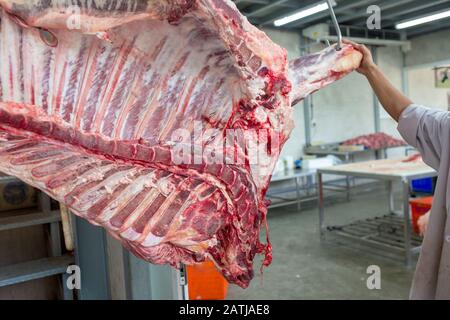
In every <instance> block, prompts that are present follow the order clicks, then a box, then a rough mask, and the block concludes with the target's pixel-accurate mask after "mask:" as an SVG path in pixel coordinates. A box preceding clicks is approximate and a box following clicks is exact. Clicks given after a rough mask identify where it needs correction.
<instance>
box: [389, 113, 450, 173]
mask: <svg viewBox="0 0 450 320" xmlns="http://www.w3.org/2000/svg"><path fill="white" fill-rule="evenodd" d="M449 119H450V113H449V112H446V111H440V110H432V109H428V108H425V107H421V106H418V105H411V106H409V107H408V108H406V109H405V111H403V113H402V115H401V116H400V119H399V122H398V131H399V132H400V134H401V135H402V137H403V138H404V139H405V140H406V142H407V143H408V144H410V145H411V146H413V147H415V148H417V149H418V150H419V151H420V153H421V154H422V157H423V160H424V161H425V163H426V164H428V165H429V166H431V167H432V168H434V169H435V170H438V169H439V164H440V161H441V155H442V154H443V152H445V153H447V151H448V146H449V142H450V131H449V128H450V126H449V124H450V121H449Z"/></svg>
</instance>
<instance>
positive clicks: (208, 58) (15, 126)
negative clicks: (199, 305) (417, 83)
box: [0, 0, 361, 287]
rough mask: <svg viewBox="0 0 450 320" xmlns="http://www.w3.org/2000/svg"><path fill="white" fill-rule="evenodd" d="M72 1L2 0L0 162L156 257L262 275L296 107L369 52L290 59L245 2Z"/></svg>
mask: <svg viewBox="0 0 450 320" xmlns="http://www.w3.org/2000/svg"><path fill="white" fill-rule="evenodd" d="M71 3H72V2H71V1H56V0H53V1H37V2H35V1H29V2H27V1H19V0H11V1H8V0H0V5H1V7H2V10H1V38H0V82H1V86H0V88H1V91H0V101H1V102H0V170H1V171H3V172H6V173H8V174H11V175H14V176H17V177H18V178H20V179H22V180H23V181H25V182H27V183H29V184H31V185H33V186H35V187H37V188H39V189H41V190H43V191H44V192H46V193H47V194H49V195H50V196H51V197H53V198H54V199H56V200H57V201H60V202H62V203H64V204H66V205H67V206H68V207H69V208H70V209H71V210H72V211H73V212H74V213H75V214H76V215H78V216H80V217H82V218H85V219H87V220H88V221H89V222H91V223H93V224H95V225H100V226H102V227H104V228H105V229H106V230H108V231H109V233H110V234H112V235H113V236H114V237H116V238H117V239H119V240H120V241H121V242H122V243H123V245H124V246H125V247H126V248H128V249H129V250H131V251H132V252H133V253H134V254H135V255H137V256H139V257H141V258H143V259H145V260H147V261H149V262H151V263H157V264H171V265H173V266H179V264H180V263H185V264H193V263H196V262H200V261H203V260H205V259H206V258H210V259H212V260H213V261H214V263H215V264H216V266H217V267H218V268H219V269H220V270H221V272H222V273H223V274H224V276H225V277H226V278H227V279H228V281H230V282H232V283H236V284H238V285H240V286H242V287H246V286H248V284H249V282H250V280H251V279H252V277H253V266H252V265H253V258H254V256H255V255H256V254H257V253H264V254H265V261H264V264H265V265H268V264H269V263H270V261H271V246H270V243H269V242H268V241H267V243H265V244H264V243H261V242H260V239H259V231H260V227H261V226H262V225H265V223H266V213H267V207H266V205H267V204H266V202H265V200H264V196H265V192H266V190H267V187H268V184H269V181H270V174H271V172H272V170H273V168H274V165H275V163H276V161H277V159H278V156H279V154H280V149H281V147H282V146H283V144H284V142H285V141H286V140H287V139H288V137H289V134H290V132H291V130H292V128H293V120H292V107H291V106H292V105H293V104H294V103H297V102H298V101H300V100H301V99H303V98H304V97H305V96H307V95H308V94H310V93H312V92H314V91H316V90H318V89H320V88H322V87H324V86H325V85H327V84H330V83H332V82H334V81H336V80H338V79H339V78H341V77H343V76H344V75H346V74H347V73H349V72H350V71H352V70H353V69H355V68H356V67H358V65H359V63H360V60H361V55H360V53H358V52H356V51H355V50H354V49H353V48H352V47H351V46H344V47H343V48H342V50H340V51H337V50H335V48H328V49H326V50H325V51H323V52H320V53H317V54H313V55H310V56H306V57H303V58H299V59H297V60H294V61H292V62H291V63H290V64H289V63H288V62H287V56H286V51H285V50H284V49H282V48H280V47H279V46H277V45H276V44H274V43H273V42H272V41H270V39H269V38H268V37H267V36H266V35H265V34H264V33H263V32H261V31H259V30H258V29H256V28H255V27H253V26H252V25H251V24H250V23H249V22H248V21H247V19H246V18H244V17H243V16H242V15H241V14H240V13H239V11H238V10H237V8H236V7H235V5H234V4H233V3H232V2H231V1H225V0H167V1H162V0H148V1H143V0H115V1H112V0H105V1H100V0H91V1H75V2H73V3H74V4H75V5H70V4H71ZM230 137H231V139H229V138H230ZM230 141H232V143H229V142H230ZM226 142H228V143H226ZM262 142H264V143H262ZM255 150H256V151H257V152H256V154H257V156H256V158H255V159H256V160H255V159H254V154H255ZM191 151H192V153H191Z"/></svg>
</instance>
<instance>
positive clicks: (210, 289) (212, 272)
mask: <svg viewBox="0 0 450 320" xmlns="http://www.w3.org/2000/svg"><path fill="white" fill-rule="evenodd" d="M187 278H188V288H189V299H191V300H224V299H225V297H226V296H227V292H228V282H227V281H226V280H225V278H224V277H223V276H222V274H221V273H220V272H219V271H218V270H217V269H216V266H215V265H214V263H213V262H212V261H205V262H203V263H200V264H197V265H193V266H188V267H187Z"/></svg>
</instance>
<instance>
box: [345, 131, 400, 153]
mask: <svg viewBox="0 0 450 320" xmlns="http://www.w3.org/2000/svg"><path fill="white" fill-rule="evenodd" d="M342 144H343V145H345V146H355V145H360V146H364V147H366V148H368V149H381V148H392V147H401V146H405V145H406V142H405V141H403V140H401V139H396V138H394V137H391V136H390V135H388V134H386V133H383V132H378V133H373V134H368V135H362V136H359V137H356V138H353V139H349V140H347V141H344V142H343V143H342Z"/></svg>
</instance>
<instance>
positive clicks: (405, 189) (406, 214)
mask: <svg viewBox="0 0 450 320" xmlns="http://www.w3.org/2000/svg"><path fill="white" fill-rule="evenodd" d="M402 188H403V200H402V201H403V221H404V229H405V264H406V266H407V267H408V268H409V267H411V266H412V252H411V221H410V217H409V192H410V190H409V181H408V180H407V179H405V180H402Z"/></svg>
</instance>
